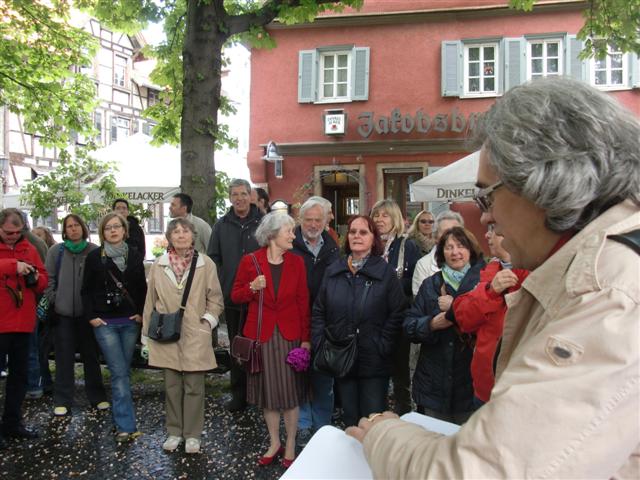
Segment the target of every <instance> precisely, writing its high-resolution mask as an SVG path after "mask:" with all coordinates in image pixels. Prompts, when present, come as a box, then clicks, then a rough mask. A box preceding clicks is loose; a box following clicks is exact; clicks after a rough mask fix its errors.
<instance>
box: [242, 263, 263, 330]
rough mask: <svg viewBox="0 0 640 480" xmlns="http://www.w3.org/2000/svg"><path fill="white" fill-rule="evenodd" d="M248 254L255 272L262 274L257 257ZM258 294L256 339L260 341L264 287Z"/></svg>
mask: <svg viewBox="0 0 640 480" xmlns="http://www.w3.org/2000/svg"><path fill="white" fill-rule="evenodd" d="M249 255H251V260H253V265H254V266H255V267H256V272H258V275H262V270H260V265H259V264H258V259H257V258H256V256H255V255H254V254H253V253H250V254H249ZM258 295H259V297H258V336H257V337H256V340H257V341H258V342H260V333H261V331H262V303H263V302H264V288H261V289H260V292H259V294H258ZM241 331H242V330H241Z"/></svg>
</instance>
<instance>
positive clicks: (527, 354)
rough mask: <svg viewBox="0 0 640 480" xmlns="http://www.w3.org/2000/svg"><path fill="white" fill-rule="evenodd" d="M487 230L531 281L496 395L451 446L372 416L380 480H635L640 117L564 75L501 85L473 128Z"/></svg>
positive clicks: (639, 382) (513, 323)
mask: <svg viewBox="0 0 640 480" xmlns="http://www.w3.org/2000/svg"><path fill="white" fill-rule="evenodd" d="M475 133H476V135H477V139H478V140H479V143H480V144H481V145H482V150H481V154H480V163H479V168H478V174H477V186H478V188H479V189H480V191H479V192H478V194H477V203H478V206H479V207H480V208H481V209H482V211H483V213H484V214H483V216H482V221H483V222H484V223H485V224H492V225H493V226H494V231H495V233H496V234H497V235H502V236H504V241H503V246H504V248H505V249H506V250H507V251H508V252H509V253H510V254H511V261H512V263H513V266H514V267H517V268H524V269H528V270H530V271H531V273H530V274H529V276H528V277H527V278H526V280H525V281H524V282H523V283H522V286H521V288H520V289H519V290H518V291H517V292H515V293H512V294H509V295H508V296H507V298H506V303H507V305H508V310H507V315H506V318H505V323H504V324H505V328H504V332H503V336H502V344H501V350H500V355H499V357H498V361H497V368H496V383H495V386H494V387H493V390H492V391H491V399H490V401H489V402H488V403H487V404H485V405H484V406H483V407H482V408H480V409H479V410H477V411H476V413H474V414H473V415H472V416H471V418H470V419H469V421H468V422H467V423H466V424H464V425H463V426H462V427H461V429H460V430H459V431H458V432H457V433H456V434H455V435H452V436H448V437H447V436H442V435H439V434H436V433H433V432H430V431H428V430H426V429H423V428H422V427H418V426H414V425H410V424H408V423H405V422H403V421H401V420H398V419H396V418H394V416H393V414H391V413H385V414H383V415H377V416H376V417H375V418H372V419H371V421H367V420H366V419H363V420H362V421H361V422H360V425H359V427H358V428H353V429H351V430H349V433H350V434H351V435H353V436H354V437H356V438H358V439H360V440H362V441H363V444H364V451H365V455H366V457H367V459H368V461H369V464H370V466H371V469H372V471H373V475H374V477H376V478H471V477H473V478H525V477H527V478H534V477H535V478H640V341H639V339H640V281H639V280H640V123H638V119H637V118H636V117H635V116H634V115H632V114H631V113H630V112H628V111H626V110H624V109H623V108H622V106H621V105H620V104H619V103H618V102H617V101H616V100H615V98H614V97H612V96H610V95H608V94H606V93H604V92H601V91H598V90H596V89H595V88H593V87H591V86H589V85H587V84H585V83H582V82H578V81H574V80H570V79H567V78H554V77H549V78H545V79H537V80H534V81H532V82H529V83H527V84H525V85H521V86H517V87H514V88H512V89H511V90H509V91H507V92H506V93H505V95H504V96H503V97H502V98H500V99H498V100H497V101H496V103H495V104H494V105H493V107H491V109H490V110H489V111H488V112H487V113H486V114H485V116H484V118H483V119H482V120H481V122H480V123H479V125H478V128H477V129H476V132H475Z"/></svg>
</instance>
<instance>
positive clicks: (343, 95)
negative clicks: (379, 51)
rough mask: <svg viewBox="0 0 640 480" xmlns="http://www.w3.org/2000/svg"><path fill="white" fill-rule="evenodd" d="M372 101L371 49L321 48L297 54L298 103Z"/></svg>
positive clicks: (349, 47)
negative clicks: (370, 77) (370, 79)
mask: <svg viewBox="0 0 640 480" xmlns="http://www.w3.org/2000/svg"><path fill="white" fill-rule="evenodd" d="M368 98H369V48H368V47H354V46H335V47H322V48H317V49H315V50H301V51H300V52H298V102H299V103H332V102H333V103H337V102H353V101H362V100H367V99H368Z"/></svg>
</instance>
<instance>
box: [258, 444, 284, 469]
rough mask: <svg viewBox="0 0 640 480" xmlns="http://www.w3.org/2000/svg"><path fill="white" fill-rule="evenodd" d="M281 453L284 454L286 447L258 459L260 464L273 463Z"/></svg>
mask: <svg viewBox="0 0 640 480" xmlns="http://www.w3.org/2000/svg"><path fill="white" fill-rule="evenodd" d="M280 455H284V447H280V448H279V449H278V451H277V452H276V453H274V454H273V455H272V456H270V457H267V456H266V455H265V456H264V457H260V458H259V459H258V465H262V466H265V465H271V464H272V463H273V461H274V460H275V459H276V457H279V456H280Z"/></svg>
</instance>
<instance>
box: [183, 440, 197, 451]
mask: <svg viewBox="0 0 640 480" xmlns="http://www.w3.org/2000/svg"><path fill="white" fill-rule="evenodd" d="M184 452H185V453H199V452H200V440H198V439H197V438H187V442H186V443H185V445H184Z"/></svg>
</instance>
